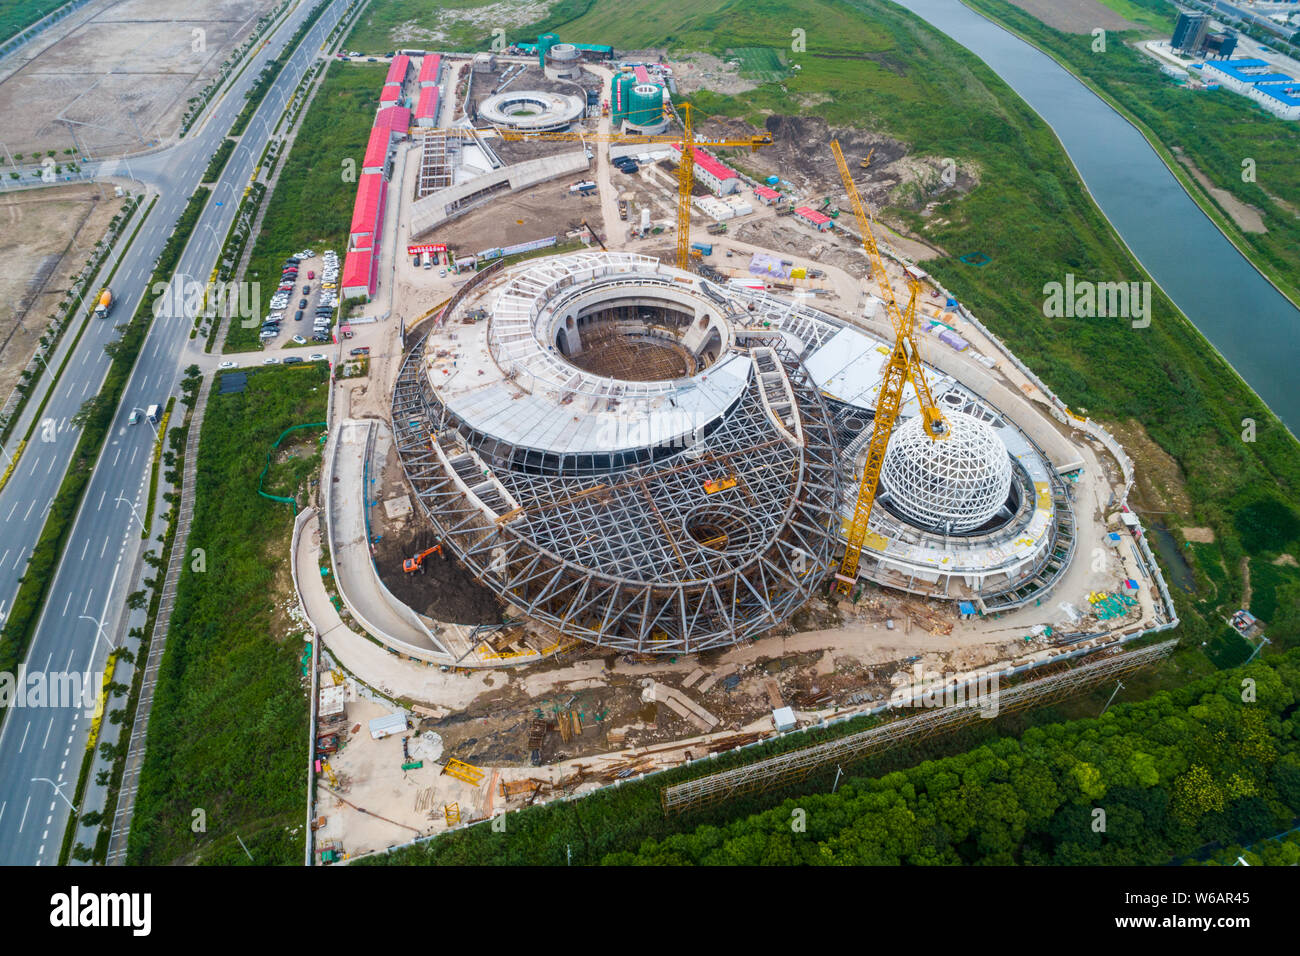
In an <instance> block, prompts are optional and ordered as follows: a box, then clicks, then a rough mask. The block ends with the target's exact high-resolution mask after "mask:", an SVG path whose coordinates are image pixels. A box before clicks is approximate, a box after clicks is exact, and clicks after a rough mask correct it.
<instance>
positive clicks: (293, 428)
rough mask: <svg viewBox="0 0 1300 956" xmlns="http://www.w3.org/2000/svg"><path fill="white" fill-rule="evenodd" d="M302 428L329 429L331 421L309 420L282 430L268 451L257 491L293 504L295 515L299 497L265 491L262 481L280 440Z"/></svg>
mask: <svg viewBox="0 0 1300 956" xmlns="http://www.w3.org/2000/svg"><path fill="white" fill-rule="evenodd" d="M300 428H324V429H326V430H328V429H329V422H307V423H306V424H305V425H291V426H289V427H288V428H286V429H285V430H284V431H282V432H280V437H279V438H277V439H276V440H275V444H274V445H272V446H271V450H270V451H268V452H267V453H266V467H265V468H263V469H262V473H261V474H260V475H258V476H257V493H258V494H259V495H261V496H262V497H263V498H270V499H271V500H272V501H278V502H280V503H281V504H286V505H293V513H294V515H295V516H296V515H297V514H298V499H297V498H288V497H286V496H284V495H273V494H271V493H270V492H268V491H263V490H262V481H263V480H264V479H265V478H266V473H267V472H268V471H270V470H271V456H272V455H274V454H275V450H276V449H277V448H279V447H280V442H282V441H284V439H285V436H286V435H288V434H289V433H290V432H296V431H298V429H300Z"/></svg>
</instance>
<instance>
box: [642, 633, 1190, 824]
mask: <svg viewBox="0 0 1300 956" xmlns="http://www.w3.org/2000/svg"><path fill="white" fill-rule="evenodd" d="M1177 646H1178V640H1177V639H1174V640H1168V641H1162V642H1161V643H1159V644H1153V645H1151V646H1150V647H1143V648H1139V649H1137V650H1134V651H1129V652H1127V653H1122V654H1114V655H1111V656H1108V657H1104V658H1102V659H1101V660H1097V661H1093V662H1091V663H1088V664H1084V665H1083V666H1082V667H1075V668H1071V669H1070V670H1067V671H1063V672H1061V673H1057V674H1051V675H1049V676H1047V677H1040V678H1038V679H1037V680H1032V681H1028V682H1027V683H1024V684H1018V685H1016V686H1014V687H1010V688H1008V689H1006V690H999V691H996V692H995V694H994V696H993V702H995V703H996V707H997V711H996V713H997V714H998V715H1001V714H1002V713H1011V712H1015V711H1018V710H1023V709H1025V708H1027V707H1031V706H1041V705H1043V704H1047V703H1051V702H1052V701H1054V700H1059V699H1061V698H1064V697H1067V696H1070V695H1072V694H1075V693H1078V692H1079V691H1081V690H1084V689H1086V688H1089V687H1092V686H1094V685H1096V684H1099V683H1101V682H1103V681H1106V680H1107V679H1109V678H1112V677H1115V678H1118V677H1122V676H1123V675H1125V674H1128V673H1131V672H1132V671H1134V670H1137V669H1138V668H1141V667H1145V666H1147V665H1149V664H1153V663H1155V662H1156V661H1158V660H1161V659H1163V658H1165V657H1168V656H1169V655H1170V654H1172V653H1173V651H1174V648H1175V647H1177ZM990 709H991V707H990V706H986V705H985V703H984V702H983V701H979V700H976V701H974V702H973V703H967V704H965V705H957V706H949V707H943V708H937V709H934V710H929V711H926V712H925V713H921V714H917V715H915V716H913V717H904V718H902V719H900V720H894V721H890V722H889V723H887V724H883V725H881V726H879V727H872V728H871V729H869V730H864V731H862V732H860V733H856V734H851V735H849V736H847V737H841V738H840V739H839V740H832V741H829V742H827V743H824V744H817V745H816V746H813V747H805V748H803V749H801V750H793V751H791V752H789V753H785V754H780V755H779V756H776V757H769V758H768V759H767V760H760V761H757V762H756V763H752V764H748V765H746V766H743V767H737V768H735V769H734V770H724V771H721V772H719V773H715V774H710V775H709V776H707V777H699V778H697V779H695V780H687V781H685V782H684V783H679V784H674V785H673V786H670V787H665V788H664V789H663V790H662V791H660V801H661V803H662V805H663V811H664V816H673V815H676V814H682V813H688V812H690V811H692V810H699V809H702V808H704V807H707V806H712V805H715V804H718V803H722V802H724V801H727V800H730V799H733V798H734V797H738V796H741V795H742V794H749V793H762V792H764V791H767V790H772V789H775V788H777V787H781V786H785V785H788V784H792V783H798V782H800V781H802V780H805V779H807V778H808V777H809V776H811V775H812V774H813V773H815V772H816V771H818V770H820V769H823V768H825V767H829V766H833V765H839V764H845V763H852V762H855V761H858V760H862V759H863V758H865V757H869V756H872V755H873V754H877V753H880V752H883V751H885V750H888V749H890V748H892V747H895V746H897V745H898V744H900V743H903V742H904V741H907V740H924V739H925V738H927V737H930V736H933V735H935V734H939V733H946V732H948V731H951V730H956V729H957V728H959V727H962V726H964V725H965V724H968V723H970V722H971V721H973V720H975V719H977V718H979V717H980V716H981V715H987V714H989V712H990Z"/></svg>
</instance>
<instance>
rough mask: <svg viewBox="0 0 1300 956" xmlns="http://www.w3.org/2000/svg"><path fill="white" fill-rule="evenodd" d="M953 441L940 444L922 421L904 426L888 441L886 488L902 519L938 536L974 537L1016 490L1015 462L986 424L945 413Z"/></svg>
mask: <svg viewBox="0 0 1300 956" xmlns="http://www.w3.org/2000/svg"><path fill="white" fill-rule="evenodd" d="M944 418H945V419H946V420H947V422H948V426H949V428H950V430H951V435H950V437H949V438H947V439H946V440H944V441H935V440H933V439H932V438H930V436H929V435H927V434H926V433H925V428H924V423H923V422H922V420H921V416H920V415H917V416H915V417H913V418H910V419H908V420H907V421H906V422H904V423H903V424H902V425H901V426H900V427H899V429H898V430H897V431H896V432H894V434H893V437H891V438H890V440H889V448H888V449H887V450H886V451H885V462H884V465H883V467H882V468H881V470H880V484H881V487H882V488H883V489H884V490H885V491H886V492H888V494H889V502H890V505H891V506H892V507H893V508H894V510H895V511H897V512H898V513H899V514H901V515H903V516H904V517H906V518H908V519H909V520H911V521H914V522H916V523H917V524H919V525H921V526H923V527H925V528H930V529H933V530H936V531H947V532H962V531H971V530H973V529H975V528H978V527H979V526H980V525H982V524H984V523H985V522H986V521H988V520H989V519H990V518H992V517H993V516H994V515H995V514H997V512H998V509H999V508H1001V507H1002V504H1003V502H1005V501H1006V500H1007V493H1008V492H1009V491H1010V490H1011V458H1010V457H1009V456H1008V454H1007V449H1006V446H1005V445H1003V444H1002V442H1001V440H999V438H998V436H997V434H996V433H995V432H994V431H993V429H992V428H991V427H990V426H989V425H988V424H987V423H985V422H982V421H980V420H979V419H978V418H973V417H971V416H970V415H967V414H964V413H963V412H958V411H946V412H944Z"/></svg>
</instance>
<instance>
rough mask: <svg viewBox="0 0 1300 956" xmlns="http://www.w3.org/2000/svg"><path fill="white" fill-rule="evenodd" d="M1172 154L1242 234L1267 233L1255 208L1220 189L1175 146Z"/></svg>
mask: <svg viewBox="0 0 1300 956" xmlns="http://www.w3.org/2000/svg"><path fill="white" fill-rule="evenodd" d="M1173 151H1174V154H1175V155H1176V156H1177V157H1178V162H1180V163H1182V164H1183V167H1184V168H1185V169H1186V170H1187V172H1188V173H1189V174H1190V175H1191V177H1192V178H1193V179H1195V180H1196V181H1197V183H1199V184H1200V186H1201V188H1202V189H1204V190H1205V191H1206V192H1207V193H1209V194H1210V195H1211V196H1213V197H1214V201H1215V202H1216V203H1218V204H1219V206H1220V208H1222V209H1223V210H1224V211H1225V212H1226V213H1227V214H1228V216H1229V217H1230V218H1231V219H1232V221H1233V222H1234V223H1236V224H1237V228H1238V229H1240V230H1241V231H1242V232H1268V227H1267V226H1265V225H1264V213H1263V212H1262V211H1261V210H1260V209H1259V208H1258V207H1256V206H1252V205H1250V204H1249V203H1244V202H1242V201H1241V200H1240V199H1238V198H1237V197H1236V196H1234V195H1233V194H1232V193H1230V192H1228V191H1227V190H1226V189H1220V188H1219V187H1218V186H1216V185H1214V183H1212V182H1210V178H1209V177H1208V176H1206V175H1205V173H1203V172H1201V171H1200V169H1198V168H1197V166H1196V164H1195V163H1193V162H1192V161H1191V160H1190V159H1188V158H1187V157H1186V156H1184V155H1183V151H1182V150H1181V149H1179V148H1178V147H1177V146H1175V147H1174V148H1173Z"/></svg>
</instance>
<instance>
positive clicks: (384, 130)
mask: <svg viewBox="0 0 1300 956" xmlns="http://www.w3.org/2000/svg"><path fill="white" fill-rule="evenodd" d="M392 141H393V131H392V130H391V129H389V128H388V127H386V126H376V127H374V128H373V129H372V130H371V131H370V141H369V142H368V143H366V157H365V159H363V160H362V161H361V171H362V172H363V173H382V172H383V171H384V167H385V166H386V165H387V163H388V147H389V145H390V144H391V143H392Z"/></svg>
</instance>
